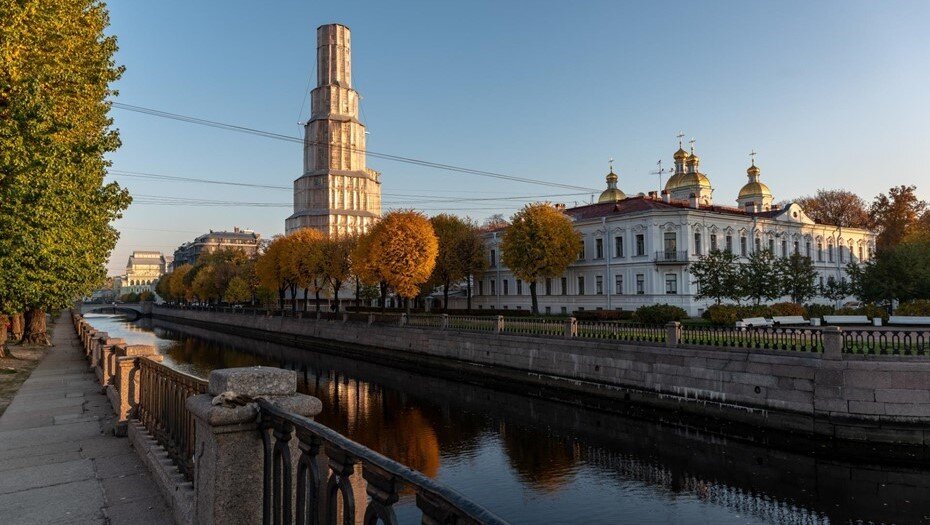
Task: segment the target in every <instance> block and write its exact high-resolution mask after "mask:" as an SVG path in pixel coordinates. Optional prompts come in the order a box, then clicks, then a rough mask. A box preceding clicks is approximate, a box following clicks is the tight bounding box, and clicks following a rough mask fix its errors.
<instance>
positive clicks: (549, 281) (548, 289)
mask: <svg viewBox="0 0 930 525" xmlns="http://www.w3.org/2000/svg"><path fill="white" fill-rule="evenodd" d="M546 295H552V278H551V277H546Z"/></svg>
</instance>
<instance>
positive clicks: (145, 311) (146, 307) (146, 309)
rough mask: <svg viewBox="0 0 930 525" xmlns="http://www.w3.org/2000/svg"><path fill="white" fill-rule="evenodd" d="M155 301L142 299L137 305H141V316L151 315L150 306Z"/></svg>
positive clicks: (151, 306)
mask: <svg viewBox="0 0 930 525" xmlns="http://www.w3.org/2000/svg"><path fill="white" fill-rule="evenodd" d="M154 305H155V303H153V302H152V301H142V302H141V303H139V306H141V307H142V317H152V308H153V307H154Z"/></svg>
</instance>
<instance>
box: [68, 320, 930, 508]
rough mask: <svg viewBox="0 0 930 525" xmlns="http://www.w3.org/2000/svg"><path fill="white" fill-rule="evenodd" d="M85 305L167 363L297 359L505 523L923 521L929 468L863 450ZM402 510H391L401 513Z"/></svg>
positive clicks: (357, 430)
mask: <svg viewBox="0 0 930 525" xmlns="http://www.w3.org/2000/svg"><path fill="white" fill-rule="evenodd" d="M86 318H87V320H88V321H89V322H90V323H91V324H92V325H93V326H94V327H95V328H97V329H98V330H103V331H106V332H108V333H109V334H110V335H111V336H115V337H122V338H124V339H126V340H127V342H129V343H140V344H153V345H155V346H156V347H158V348H159V350H160V352H161V353H162V354H163V355H164V356H165V363H166V364H167V365H169V366H171V367H173V368H176V369H179V370H182V371H184V372H187V373H191V374H194V375H198V376H201V377H206V376H207V375H208V374H209V372H210V370H212V369H215V368H228V367H240V366H253V365H266V366H279V367H283V368H289V369H293V370H296V371H297V374H298V380H299V390H300V391H301V392H304V393H306V394H310V395H313V396H316V397H318V398H319V399H320V400H321V401H322V402H323V412H322V413H321V414H320V415H319V416H318V418H317V419H318V421H320V422H321V423H323V424H325V425H327V426H329V427H331V428H333V429H335V430H337V431H338V432H340V433H342V434H344V435H346V436H348V437H350V438H351V439H353V440H355V441H358V442H360V443H362V444H364V445H365V446H367V447H369V448H372V449H374V450H376V451H378V452H380V453H382V454H384V455H386V456H388V457H391V458H392V459H395V460H397V461H400V462H401V463H404V464H406V465H409V466H411V467H413V468H415V469H417V470H420V471H421V472H423V473H425V474H427V475H429V476H431V477H433V478H435V479H437V480H438V481H440V482H442V483H444V484H446V485H448V486H450V487H452V488H454V489H456V490H457V491H459V492H461V493H462V494H464V495H465V496H467V497H469V498H471V499H472V500H474V501H476V502H478V503H480V504H482V505H484V506H485V507H487V508H489V509H490V510H492V511H493V512H495V513H496V514H498V515H499V516H501V517H502V518H504V519H506V520H508V521H510V522H511V523H514V524H535V523H549V524H580V523H636V524H692V523H711V524H837V523H875V524H892V523H895V524H910V523H930V469H928V468H924V467H917V466H914V465H912V464H909V462H908V461H907V459H906V458H904V459H900V460H899V459H896V460H876V459H871V457H872V454H870V450H869V449H867V448H865V449H862V448H860V449H857V450H854V451H853V452H852V453H849V454H843V455H837V454H836V453H835V451H834V450H833V447H831V446H829V445H826V444H820V445H819V447H818V444H816V443H814V444H811V443H808V442H804V444H803V445H799V446H798V447H797V448H796V449H795V448H793V447H792V446H786V445H785V443H786V442H788V441H790V438H785V437H784V436H771V437H767V436H765V435H760V436H758V438H757V439H755V440H747V439H735V438H731V437H725V435H723V434H721V433H720V432H715V431H714V429H713V428H707V427H704V428H698V427H682V426H679V425H669V424H666V422H664V421H663V419H664V418H663V417H661V416H657V417H654V418H642V417H630V416H628V415H620V414H618V413H611V412H604V411H600V410H592V409H589V408H585V407H582V406H579V405H577V404H569V403H562V402H558V401H553V400H549V399H543V398H540V397H538V396H529V395H524V394H520V393H517V392H514V391H512V390H501V389H492V388H489V387H487V386H483V385H478V384H473V383H469V382H464V381H461V380H455V379H454V378H442V377H435V376H433V375H430V376H426V375H422V374H418V373H415V372H412V371H409V370H399V369H396V368H391V367H388V366H384V365H379V364H376V363H369V362H361V361H357V360H354V359H347V358H343V357H339V356H338V355H334V354H333V353H326V352H323V351H319V352H317V351H312V350H306V349H298V348H291V347H287V346H282V345H277V344H273V343H267V342H262V341H256V340H252V339H245V338H241V337H236V336H231V335H228V334H223V333H219V332H213V331H208V330H204V329H200V328H194V327H190V326H185V325H178V324H174V323H168V322H164V321H160V320H154V321H153V320H141V321H136V322H128V321H126V320H125V319H124V318H122V317H118V316H106V315H96V314H88V315H87V316H86ZM786 440H787V441H786ZM771 441H777V442H778V445H779V446H772V443H771ZM852 458H855V459H852ZM407 500H409V498H407ZM403 501H405V500H403V499H402V502H403ZM411 505H412V504H411V503H410V502H409V501H407V506H408V507H409V506H411ZM413 516H414V514H413V512H412V509H410V508H406V509H405V508H400V509H399V512H398V517H399V518H400V519H401V521H402V522H404V523H414V519H413Z"/></svg>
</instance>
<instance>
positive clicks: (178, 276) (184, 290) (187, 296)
mask: <svg viewBox="0 0 930 525" xmlns="http://www.w3.org/2000/svg"><path fill="white" fill-rule="evenodd" d="M193 269H194V267H193V265H190V264H182V265H181V266H180V267H178V268H176V269H175V270H174V271H173V272H171V277H169V279H168V291H169V292H170V293H171V297H172V298H173V299H176V300H178V301H182V300H183V301H190V300H191V298H192V297H193V294H192V293H191V289H190V287H189V286H187V285H186V284H185V283H184V277H185V276H187V274H188V273H190V271H191V270H193Z"/></svg>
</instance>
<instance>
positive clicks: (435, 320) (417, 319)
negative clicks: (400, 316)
mask: <svg viewBox="0 0 930 525" xmlns="http://www.w3.org/2000/svg"><path fill="white" fill-rule="evenodd" d="M407 324H408V325H410V326H426V327H431V328H442V316H441V315H430V314H410V315H408V316H407Z"/></svg>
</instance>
